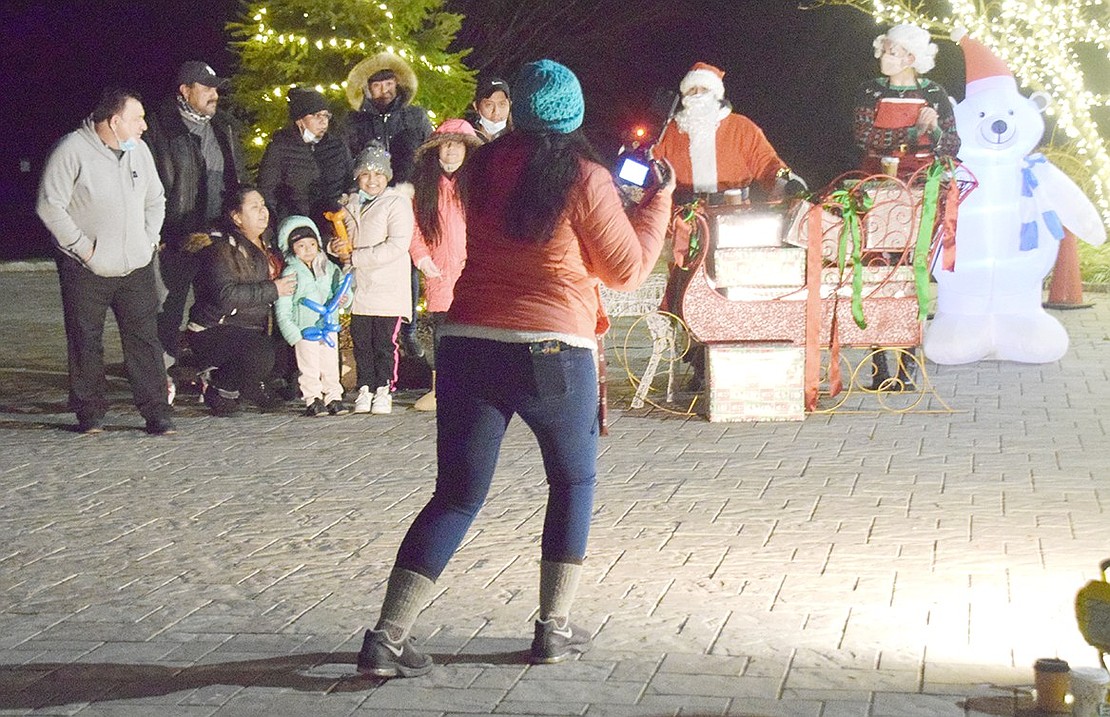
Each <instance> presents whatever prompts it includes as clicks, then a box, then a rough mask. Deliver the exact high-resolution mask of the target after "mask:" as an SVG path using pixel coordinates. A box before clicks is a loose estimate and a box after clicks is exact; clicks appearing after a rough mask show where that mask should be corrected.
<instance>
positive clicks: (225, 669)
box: [0, 651, 528, 709]
mask: <svg viewBox="0 0 1110 717" xmlns="http://www.w3.org/2000/svg"><path fill="white" fill-rule="evenodd" d="M527 656H528V653H527V651H518V652H500V653H484V654H479V655H434V654H433V655H432V659H433V660H435V662H436V664H438V665H452V664H456V665H457V664H468V663H478V664H484V665H503V664H523V663H526V662H527ZM354 663H355V653H353V652H310V653H303V654H297V655H288V656H283V657H273V658H268V659H263V660H246V661H240V662H222V663H214V664H208V665H196V666H193V667H167V666H163V665H125V664H114V663H88V664H82V663H70V664H62V663H37V664H36V663H30V664H26V665H0V709H41V708H44V707H56V706H60V705H66V704H73V703H83V702H108V701H112V700H127V699H139V698H144V697H157V696H161V695H168V694H172V693H174V692H183V691H186V690H195V689H199V688H202V687H210V686H213V685H238V686H241V687H280V688H287V689H293V690H297V691H300V692H316V693H320V694H336V693H347V692H361V691H365V690H370V689H373V688H375V687H378V686H379V685H381V684H382V683H383V682H385V680H384V679H382V678H376V677H366V676H363V675H359V674H357V673H356V672H355V665H354Z"/></svg>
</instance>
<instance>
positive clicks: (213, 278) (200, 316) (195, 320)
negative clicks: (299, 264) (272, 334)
mask: <svg viewBox="0 0 1110 717" xmlns="http://www.w3.org/2000/svg"><path fill="white" fill-rule="evenodd" d="M209 238H210V239H211V243H210V244H208V245H207V246H205V247H204V248H202V249H200V250H199V251H198V252H197V258H198V263H199V269H198V270H197V275H196V278H194V279H193V294H194V296H195V302H194V303H193V306H192V308H191V309H190V310H189V323H191V324H197V325H200V326H203V327H204V328H206V329H207V328H211V327H213V326H216V325H217V324H228V325H232V326H241V327H244V328H249V329H258V330H259V331H265V330H266V329H267V327H268V326H269V321H270V306H271V305H272V304H273V303H274V302H275V301H277V298H278V293H277V287H276V286H275V285H274V282H273V281H271V280H270V260H269V257H268V256H267V254H266V252H264V251H263V250H261V249H259V248H258V247H256V246H255V245H254V244H252V243H251V242H250V240H248V239H246V238H245V237H242V236H240V235H238V234H235V233H225V232H219V231H215V232H212V233H211V234H210V235H209Z"/></svg>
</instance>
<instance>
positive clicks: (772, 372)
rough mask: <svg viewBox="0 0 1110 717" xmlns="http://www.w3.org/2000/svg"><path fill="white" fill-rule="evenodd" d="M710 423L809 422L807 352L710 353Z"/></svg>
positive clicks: (762, 347)
mask: <svg viewBox="0 0 1110 717" xmlns="http://www.w3.org/2000/svg"><path fill="white" fill-rule="evenodd" d="M708 378H709V382H708V386H709V420H710V421H711V422H724V421H800V420H802V419H803V418H805V403H804V402H805V396H804V393H805V390H804V379H805V349H804V348H803V347H801V346H783V345H781V344H729V345H710V346H709V347H708Z"/></svg>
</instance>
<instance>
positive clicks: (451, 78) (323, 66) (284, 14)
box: [228, 0, 474, 162]
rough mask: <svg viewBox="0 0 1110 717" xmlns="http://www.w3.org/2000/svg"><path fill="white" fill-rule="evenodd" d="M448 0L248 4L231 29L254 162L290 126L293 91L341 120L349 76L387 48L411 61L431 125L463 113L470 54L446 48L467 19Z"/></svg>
mask: <svg viewBox="0 0 1110 717" xmlns="http://www.w3.org/2000/svg"><path fill="white" fill-rule="evenodd" d="M444 4H445V2H444V0H402V1H400V2H397V1H396V0H391V1H390V2H382V1H381V0H332V1H331V2H321V1H320V0H270V1H269V2H249V3H248V4H247V5H246V9H245V10H244V11H243V14H242V15H241V16H240V19H239V20H237V21H235V22H231V23H229V24H228V30H229V31H230V32H231V34H232V37H233V38H235V39H234V40H233V42H232V43H231V44H232V49H233V50H234V51H235V52H236V53H237V54H238V56H239V71H238V72H237V73H236V74H235V76H234V79H233V83H234V89H235V95H234V98H235V104H236V105H238V107H239V108H241V109H242V110H245V111H246V113H248V114H249V115H250V120H251V122H252V127H251V131H250V132H249V133H248V136H247V137H246V141H247V152H248V156H249V158H250V160H253V162H257V160H258V159H259V158H260V157H261V155H262V150H263V149H264V148H265V147H266V144H267V143H268V142H269V137H270V135H271V134H272V133H273V132H274V131H275V130H277V129H279V128H281V126H282V125H284V124H285V123H286V122H287V121H288V114H287V109H286V99H285V97H286V93H287V92H288V90H289V88H290V87H294V86H300V87H312V88H314V89H316V90H317V91H319V92H322V93H323V94H324V95H325V96H327V97H328V99H329V100H330V101H331V104H332V110H333V112H335V113H336V115H337V116H339V117H341V116H342V115H343V114H345V113H346V112H348V111H350V105H349V104H348V102H347V97H346V94H345V87H346V79H347V73H348V72H350V70H351V68H352V67H354V66H355V65H356V64H357V63H358V62H359V61H360V60H363V59H364V58H366V57H368V56H370V55H374V54H377V53H378V52H382V51H388V52H393V53H396V54H397V55H399V56H401V57H402V58H404V59H405V61H406V62H408V63H409V64H410V65H411V66H412V69H413V71H415V72H416V75H417V79H418V80H419V83H420V86H419V89H418V91H417V95H416V100H415V104H418V105H420V106H421V107H424V108H425V109H426V110H428V114H429V116H430V117H431V120H432V123H433V124H438V123H439V121H440V120H442V119H444V118H446V117H452V116H455V117H457V116H461V114H462V112H463V111H464V110H465V108H466V105H467V104H468V103H469V101H470V100H471V98H472V96H473V92H474V77H473V72H472V71H470V70H468V69H466V67H465V66H464V65H463V64H462V59H463V57H464V56H465V55H466V54H467V52H468V51H463V52H454V53H453V52H449V51H448V50H447V47H448V46H449V45H450V44H451V42H452V41H453V40H454V38H455V33H457V32H458V30H459V27H460V25H461V24H462V16H461V15H458V14H454V13H449V12H446V11H444V10H443V6H444Z"/></svg>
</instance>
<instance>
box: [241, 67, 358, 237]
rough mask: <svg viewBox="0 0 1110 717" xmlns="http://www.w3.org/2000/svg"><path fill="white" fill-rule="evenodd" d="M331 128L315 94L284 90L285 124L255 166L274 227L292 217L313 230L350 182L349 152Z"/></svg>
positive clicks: (328, 113) (324, 103)
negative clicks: (297, 216) (306, 219)
mask: <svg viewBox="0 0 1110 717" xmlns="http://www.w3.org/2000/svg"><path fill="white" fill-rule="evenodd" d="M330 126H331V110H330V109H328V100H327V98H326V97H324V96H323V95H322V94H320V93H319V92H317V91H315V90H310V89H306V88H299V87H294V88H292V89H290V90H289V124H287V125H285V126H284V127H282V128H281V129H279V130H278V131H277V132H274V136H273V138H272V139H271V140H270V144H269V145H268V146H267V147H266V151H265V153H263V155H262V162H261V163H260V164H259V165H258V189H259V191H261V192H262V196H263V197H265V198H266V204H267V205H268V206H269V208H270V219H271V220H272V221H273V223H274V225H275V226H277V225H280V224H281V222H282V220H284V219H285V218H286V217H288V216H292V215H294V214H300V215H303V216H307V217H311V218H312V220H313V221H314V222H316V223H317V225H318V226H319V225H321V224H322V223H323V222H324V221H325V220H324V217H323V213H324V212H325V211H330V210H331V209H333V208H335V206H336V205H337V202H338V200H339V197H340V195H342V194H343V193H344V191H345V190H346V189H347V188H348V186H347V185H348V184H349V183H350V181H351V153H350V152H349V151H348V150H347V145H346V144H345V143H344V142H343V140H342V139H341V138H340V137H339V136H338V135H337V134H336V133H335V132H330V131H328V129H329V127H330Z"/></svg>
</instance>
